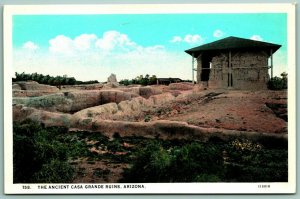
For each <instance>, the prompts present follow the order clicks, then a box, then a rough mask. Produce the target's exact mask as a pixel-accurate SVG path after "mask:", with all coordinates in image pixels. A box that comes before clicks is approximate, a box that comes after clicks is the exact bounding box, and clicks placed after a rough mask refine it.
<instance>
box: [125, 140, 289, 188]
mask: <svg viewBox="0 0 300 199" xmlns="http://www.w3.org/2000/svg"><path fill="white" fill-rule="evenodd" d="M287 154H288V153H287V148H284V147H283V148H280V149H279V148H268V147H266V146H263V145H261V144H259V143H254V142H251V141H249V140H243V139H241V140H233V141H230V142H228V143H227V142H220V141H218V142H208V143H201V142H196V141H191V142H187V141H186V142H185V141H182V140H181V141H180V142H179V143H178V142H173V141H159V140H154V141H149V140H148V141H147V143H145V144H144V148H142V149H141V150H138V151H136V152H135V153H134V156H135V157H134V158H133V161H132V162H131V163H132V164H131V167H130V168H129V169H127V170H125V171H124V175H123V179H122V180H121V182H127V183H130V182H135V183H140V182H286V181H287V177H288V173H287V172H288V168H287V165H288V164H287V160H288V156H287Z"/></svg>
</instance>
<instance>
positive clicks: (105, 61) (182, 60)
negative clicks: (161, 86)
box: [13, 13, 287, 81]
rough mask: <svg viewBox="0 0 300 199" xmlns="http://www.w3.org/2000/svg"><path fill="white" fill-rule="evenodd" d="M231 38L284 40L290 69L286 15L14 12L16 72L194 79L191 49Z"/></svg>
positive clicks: (280, 66)
mask: <svg viewBox="0 0 300 199" xmlns="http://www.w3.org/2000/svg"><path fill="white" fill-rule="evenodd" d="M228 36H237V37H242V38H247V39H250V38H252V39H256V40H262V41H265V42H271V43H275V44H280V45H282V47H281V48H280V50H279V51H277V52H276V53H275V54H274V64H275V75H279V74H280V73H281V72H283V71H287V68H286V67H287V66H286V65H287V16H286V14H278V13H276V14H275V13H274V14H151V15H150V14H143V15H123V14H122V15H115V14H113V15H112V14H111V15H16V16H13V49H14V53H13V54H14V62H13V67H14V71H17V72H23V71H25V72H29V73H31V72H38V73H44V74H50V75H64V74H67V75H68V76H74V77H75V78H76V79H79V80H90V79H97V80H99V81H106V79H107V77H108V76H109V75H110V73H115V74H116V75H117V78H118V79H119V80H120V79H124V78H134V77H136V76H138V75H140V74H143V75H145V74H147V73H148V74H150V75H152V74H155V75H157V76H158V77H180V78H183V79H191V69H190V68H191V57H190V56H189V55H187V54H186V53H185V52H184V50H186V49H189V48H192V47H196V46H199V45H202V44H205V43H208V42H212V41H215V40H218V39H222V38H225V37H228Z"/></svg>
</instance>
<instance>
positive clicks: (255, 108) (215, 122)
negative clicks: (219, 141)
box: [157, 90, 287, 133]
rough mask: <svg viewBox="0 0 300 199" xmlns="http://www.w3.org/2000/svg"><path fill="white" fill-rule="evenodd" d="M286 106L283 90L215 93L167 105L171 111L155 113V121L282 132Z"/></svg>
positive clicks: (284, 128) (284, 123) (211, 92)
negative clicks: (156, 116)
mask: <svg viewBox="0 0 300 199" xmlns="http://www.w3.org/2000/svg"><path fill="white" fill-rule="evenodd" d="M266 92H267V93H266ZM209 95H211V96H209ZM286 104H287V98H286V92H285V91H261V92H250V91H221V90H218V91H210V92H209V93H208V97H206V98H205V99H200V100H195V101H192V100H191V102H190V103H188V102H187V103H186V102H181V103H180V102H175V103H171V104H170V106H169V107H166V109H168V108H169V110H171V111H169V112H165V113H162V114H159V115H158V118H157V119H159V120H160V119H164V120H172V121H185V122H187V123H188V124H192V125H196V126H200V127H207V128H210V127H215V128H223V129H232V130H241V131H256V132H266V133H285V132H286V131H287V130H286V127H287V122H286V121H285V120H284V118H287V117H286ZM268 106H269V107H268ZM270 107H271V108H270ZM286 120H287V119H286Z"/></svg>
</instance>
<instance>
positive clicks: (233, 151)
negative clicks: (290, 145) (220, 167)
mask: <svg viewBox="0 0 300 199" xmlns="http://www.w3.org/2000/svg"><path fill="white" fill-rule="evenodd" d="M224 150H226V151H227V152H228V157H229V160H228V162H229V164H227V165H226V179H227V181H238V182H286V181H287V177H288V173H287V171H288V168H287V167H288V162H287V161H288V150H287V147H286V148H285V147H282V148H280V149H279V148H268V147H266V146H262V145H260V144H257V143H253V142H250V141H249V140H234V141H232V142H231V143H230V144H228V145H226V146H225V148H224Z"/></svg>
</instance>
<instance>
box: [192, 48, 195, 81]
mask: <svg viewBox="0 0 300 199" xmlns="http://www.w3.org/2000/svg"><path fill="white" fill-rule="evenodd" d="M194 71H195V68H194V53H193V54H192V81H193V84H195V80H194Z"/></svg>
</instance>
